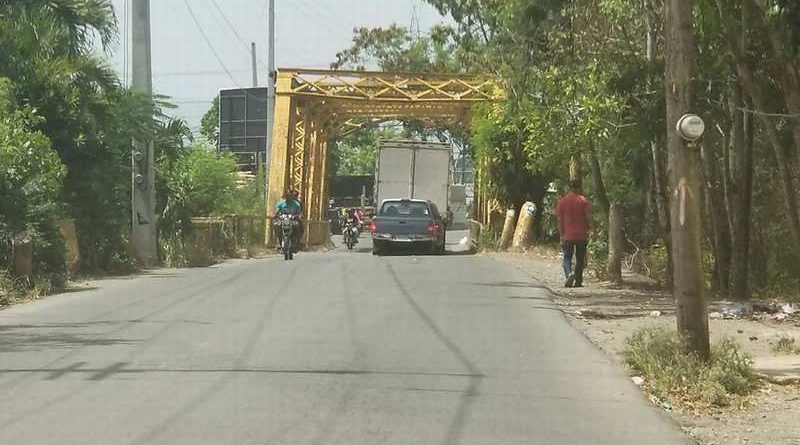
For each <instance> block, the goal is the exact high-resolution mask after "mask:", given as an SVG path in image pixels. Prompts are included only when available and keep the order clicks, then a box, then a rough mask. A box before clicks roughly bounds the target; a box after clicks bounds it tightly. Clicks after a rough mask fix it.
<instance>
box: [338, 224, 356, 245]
mask: <svg viewBox="0 0 800 445" xmlns="http://www.w3.org/2000/svg"><path fill="white" fill-rule="evenodd" d="M342 235H344V245H345V246H347V250H353V247H354V246H355V245H356V243H357V242H358V227H357V226H356V224H355V223H353V222H352V221H345V223H344V228H343V229H342Z"/></svg>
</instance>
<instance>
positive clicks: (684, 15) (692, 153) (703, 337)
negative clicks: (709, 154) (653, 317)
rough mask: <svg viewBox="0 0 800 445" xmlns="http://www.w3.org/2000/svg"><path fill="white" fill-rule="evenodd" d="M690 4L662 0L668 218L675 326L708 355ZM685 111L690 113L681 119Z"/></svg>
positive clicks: (686, 0)
mask: <svg viewBox="0 0 800 445" xmlns="http://www.w3.org/2000/svg"><path fill="white" fill-rule="evenodd" d="M693 8H694V0H667V1H666V2H665V5H664V10H665V13H666V43H667V45H666V82H665V84H666V85H665V87H666V102H667V148H668V152H669V172H670V173H669V175H670V192H671V199H670V202H671V204H670V222H671V229H672V230H671V238H672V259H673V270H674V277H675V282H674V287H673V289H674V291H673V292H674V296H675V304H676V306H677V316H678V331H679V332H680V333H681V334H683V335H685V336H686V338H687V339H688V341H689V345H690V347H691V348H692V350H693V351H695V352H697V353H698V354H700V356H702V357H704V358H708V357H709V355H710V351H709V350H710V346H709V340H708V316H707V314H706V302H705V299H704V297H703V284H704V282H703V269H702V244H701V233H702V232H701V230H702V221H701V217H702V216H701V209H702V206H701V202H700V199H701V196H702V191H701V189H700V171H699V168H700V167H699V166H700V150H699V149H697V147H696V145H695V143H694V142H692V141H693V140H696V139H698V138H699V137H700V136H702V131H703V130H702V128H700V130H699V131H696V132H692V131H689V132H688V133H687V131H684V130H685V129H686V128H687V127H685V126H684V125H683V124H684V123H685V122H688V121H689V120H692V121H693V122H695V123H696V124H697V126H698V127H702V125H703V124H702V120H700V118H699V117H697V116H693V115H689V113H690V111H691V107H692V106H693V105H694V91H693V85H692V78H693V76H694V70H695V68H694V65H695V58H696V56H697V53H696V49H695V43H694V26H693V16H692V12H693ZM691 116H693V118H694V119H689V120H687V117H690V118H691ZM698 120H699V123H698V122H697V121H698Z"/></svg>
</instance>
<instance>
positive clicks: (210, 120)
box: [200, 96, 219, 147]
mask: <svg viewBox="0 0 800 445" xmlns="http://www.w3.org/2000/svg"><path fill="white" fill-rule="evenodd" d="M200 134H201V135H202V136H203V137H204V138H205V139H206V140H207V141H208V142H209V143H210V144H211V145H213V146H214V147H218V146H219V96H215V97H214V100H212V101H211V107H210V108H209V109H208V111H206V114H204V115H203V118H202V119H201V120H200Z"/></svg>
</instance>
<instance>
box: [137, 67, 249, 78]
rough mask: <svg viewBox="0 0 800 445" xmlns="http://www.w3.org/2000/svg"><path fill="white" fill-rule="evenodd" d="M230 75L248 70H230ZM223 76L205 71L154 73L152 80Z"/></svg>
mask: <svg viewBox="0 0 800 445" xmlns="http://www.w3.org/2000/svg"><path fill="white" fill-rule="evenodd" d="M230 72H231V73H249V72H250V69H245V68H242V69H232V70H230ZM220 74H225V71H222V70H206V71H169V72H164V73H156V74H153V77H154V78H157V77H177V76H181V77H182V76H214V75H220Z"/></svg>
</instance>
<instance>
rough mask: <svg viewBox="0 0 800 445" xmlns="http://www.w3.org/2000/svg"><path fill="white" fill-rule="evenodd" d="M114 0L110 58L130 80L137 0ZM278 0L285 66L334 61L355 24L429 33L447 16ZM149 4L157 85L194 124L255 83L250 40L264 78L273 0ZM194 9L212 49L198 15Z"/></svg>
mask: <svg viewBox="0 0 800 445" xmlns="http://www.w3.org/2000/svg"><path fill="white" fill-rule="evenodd" d="M112 3H113V5H114V8H115V11H116V13H117V17H118V20H119V28H120V37H119V45H118V47H117V48H116V50H115V51H114V52H113V54H111V55H110V56H109V58H110V62H111V63H112V64H113V65H114V67H115V68H116V69H117V70H118V71H119V72H120V76H121V77H122V78H123V80H125V79H128V80H129V75H128V76H125V74H124V71H125V69H124V67H125V51H124V49H125V46H126V41H127V39H125V35H126V33H129V31H130V29H129V23H128V22H129V14H126V13H125V11H126V8H127V9H129V8H130V4H131V0H112ZM275 3H276V12H275V15H276V20H275V21H276V25H275V34H276V35H275V52H276V56H275V58H276V64H277V66H278V68H281V67H285V68H328V66H329V65H330V63H331V62H333V61H334V59H335V56H336V53H338V52H339V51H341V50H342V49H345V48H347V47H349V46H350V43H351V42H352V38H353V28H355V27H379V26H389V25H391V24H393V23H397V24H399V25H402V26H406V27H410V26H412V23H413V27H414V29H415V30H416V29H417V28H419V29H420V30H421V31H422V32H423V33H424V32H426V31H427V30H429V29H430V28H431V27H432V26H433V25H435V24H438V23H441V22H442V21H445V19H444V18H443V17H442V16H440V15H439V13H438V12H437V11H436V10H435V9H434V8H433V7H431V6H430V5H428V4H427V3H425V2H424V1H423V0H276V1H275ZM187 4H188V7H187ZM150 5H151V6H150V15H151V17H150V20H151V39H152V64H153V89H154V92H155V93H158V94H164V95H168V96H170V97H171V98H172V102H173V103H175V104H176V105H177V106H178V108H177V110H173V112H172V114H174V115H176V116H179V117H184V118H186V119H187V121H188V122H189V124H190V126H191V127H192V128H193V129H196V128H197V126H198V125H199V123H200V119H201V118H202V116H203V114H204V113H205V112H206V110H207V109H208V107H209V105H210V102H211V99H213V97H214V96H216V95H217V92H218V91H219V90H220V89H224V88H240V87H249V86H252V74H251V69H250V42H256V46H257V48H256V50H257V56H258V66H259V73H258V75H259V79H258V80H259V84H260V85H264V82H265V81H266V66H267V48H266V42H267V0H151V2H150ZM217 6H218V7H219V9H218V8H217ZM190 9H191V11H192V12H193V13H194V15H195V17H196V18H197V22H198V23H199V27H200V28H202V30H203V32H205V34H206V35H207V37H208V41H209V43H210V45H211V46H212V47H213V51H212V49H211V48H209V44H208V43H206V41H205V39H204V38H203V34H202V33H201V31H200V29H199V28H198V25H196V24H195V23H194V21H193V19H192V15H191V13H190ZM220 11H222V12H220ZM229 24H230V25H229ZM214 51H216V53H217V54H218V55H219V60H218V59H217V57H216V56H215V55H214ZM223 65H224V66H223ZM226 70H227V71H228V72H229V73H230V75H229V74H228V72H226ZM128 71H130V69H128Z"/></svg>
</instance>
